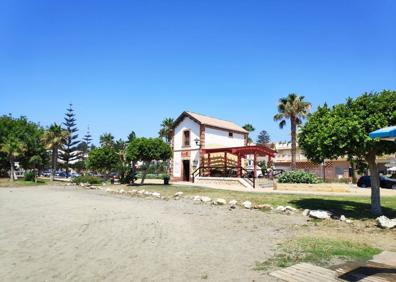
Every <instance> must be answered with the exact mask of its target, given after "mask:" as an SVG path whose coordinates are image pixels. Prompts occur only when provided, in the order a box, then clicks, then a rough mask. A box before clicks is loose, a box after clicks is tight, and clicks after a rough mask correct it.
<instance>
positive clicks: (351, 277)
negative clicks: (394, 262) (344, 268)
mask: <svg viewBox="0 0 396 282" xmlns="http://www.w3.org/2000/svg"><path fill="white" fill-rule="evenodd" d="M377 275H379V276H377ZM371 276H375V277H376V278H377V280H378V281H394V279H395V278H396V269H395V268H383V267H381V268H379V267H372V266H361V267H358V268H356V269H353V270H351V271H349V272H347V273H345V274H343V275H341V276H339V277H338V278H339V279H342V280H345V281H348V282H358V281H361V280H363V279H367V278H369V277H371ZM387 278H388V279H389V280H387ZM382 279H383V280H382ZM374 280H375V281H377V280H376V279H373V281H374ZM370 281H371V280H370Z"/></svg>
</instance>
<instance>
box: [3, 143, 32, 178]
mask: <svg viewBox="0 0 396 282" xmlns="http://www.w3.org/2000/svg"><path fill="white" fill-rule="evenodd" d="M26 150H27V147H26V144H25V143H23V142H22V141H21V140H20V139H18V138H16V137H14V136H9V137H8V138H7V139H6V140H5V141H4V143H2V144H1V145H0V151H1V152H3V153H5V154H6V155H7V159H8V162H9V163H10V180H11V181H14V180H16V179H15V171H14V167H15V159H16V158H18V157H19V156H20V155H22V154H23V153H24V152H25V151H26Z"/></svg>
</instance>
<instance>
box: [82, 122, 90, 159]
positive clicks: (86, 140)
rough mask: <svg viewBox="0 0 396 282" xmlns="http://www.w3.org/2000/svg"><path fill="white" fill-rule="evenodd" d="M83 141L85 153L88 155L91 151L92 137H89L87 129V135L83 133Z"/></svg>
mask: <svg viewBox="0 0 396 282" xmlns="http://www.w3.org/2000/svg"><path fill="white" fill-rule="evenodd" d="M83 141H84V143H85V144H86V146H87V151H86V152H85V153H88V152H89V151H90V149H91V142H92V135H91V132H90V131H89V127H88V130H87V133H85V135H84V138H83Z"/></svg>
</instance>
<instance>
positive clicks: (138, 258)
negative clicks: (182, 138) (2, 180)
mask: <svg viewBox="0 0 396 282" xmlns="http://www.w3.org/2000/svg"><path fill="white" fill-rule="evenodd" d="M305 222H306V220H305V219H304V218H303V217H302V216H287V215H278V214H266V213H263V212H259V211H248V210H243V209H237V210H232V211H230V210H228V209H227V208H226V207H211V206H207V205H194V204H193V203H192V201H190V200H187V199H186V200H180V201H175V200H169V201H165V200H150V199H139V198H129V197H127V196H116V195H111V194H108V193H107V194H106V193H105V192H103V191H94V190H92V191H89V190H82V189H79V188H71V187H62V186H59V187H40V188H37V187H32V188H0V228H1V229H0V280H1V281H113V282H114V281H201V280H207V281H253V280H255V281H273V279H274V278H270V277H269V276H266V275H263V274H262V273H259V272H257V271H255V270H253V268H254V266H255V262H256V261H263V260H265V259H267V258H269V257H271V256H272V255H273V251H274V250H275V249H276V244H277V243H279V242H281V241H282V240H284V239H286V236H292V235H293V234H294V233H295V232H297V231H296V228H295V227H296V225H301V224H303V223H305Z"/></svg>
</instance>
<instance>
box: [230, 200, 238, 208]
mask: <svg viewBox="0 0 396 282" xmlns="http://www.w3.org/2000/svg"><path fill="white" fill-rule="evenodd" d="M228 204H229V205H230V207H231V208H235V207H236V205H237V204H238V201H237V200H231V201H229V202H228Z"/></svg>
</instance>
